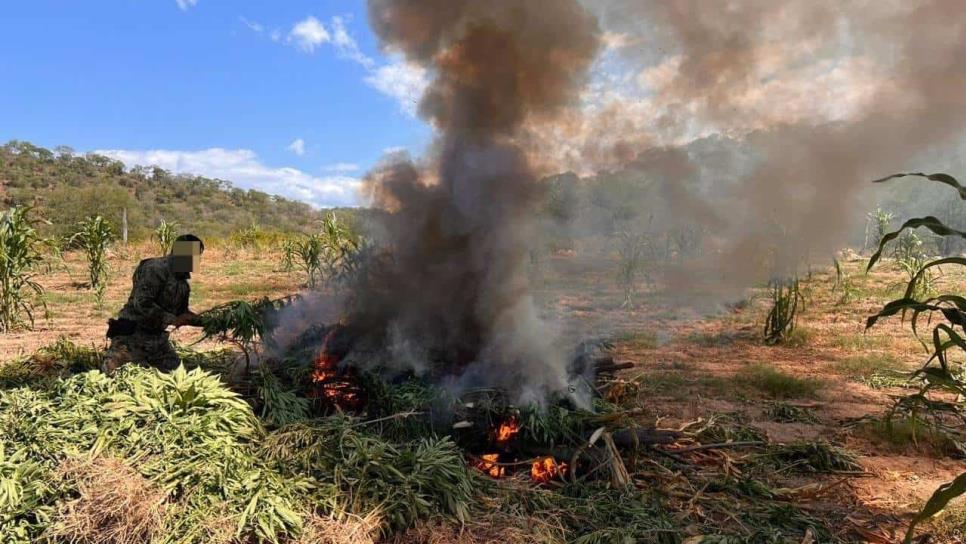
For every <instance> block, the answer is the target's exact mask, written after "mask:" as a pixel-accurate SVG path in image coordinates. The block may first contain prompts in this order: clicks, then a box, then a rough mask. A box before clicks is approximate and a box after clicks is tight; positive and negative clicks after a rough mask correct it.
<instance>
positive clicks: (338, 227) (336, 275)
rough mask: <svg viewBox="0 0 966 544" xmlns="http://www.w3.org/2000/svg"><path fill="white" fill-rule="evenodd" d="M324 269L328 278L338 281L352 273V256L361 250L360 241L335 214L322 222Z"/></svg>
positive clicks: (330, 214)
mask: <svg viewBox="0 0 966 544" xmlns="http://www.w3.org/2000/svg"><path fill="white" fill-rule="evenodd" d="M320 236H321V240H322V248H323V250H322V267H323V270H324V273H325V275H326V278H327V279H328V280H330V281H336V280H339V279H341V278H343V277H344V276H345V275H346V274H347V273H349V272H350V271H351V263H352V256H353V255H354V254H355V253H356V252H357V251H358V250H359V240H358V238H357V237H356V236H355V235H354V234H353V233H352V231H351V230H350V229H349V227H348V226H347V225H346V224H345V223H343V222H340V221H339V218H338V216H336V215H335V213H329V214H328V215H327V216H325V219H323V220H322V225H321V229H320Z"/></svg>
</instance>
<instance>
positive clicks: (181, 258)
mask: <svg viewBox="0 0 966 544" xmlns="http://www.w3.org/2000/svg"><path fill="white" fill-rule="evenodd" d="M204 250H205V244H204V243H203V242H202V241H201V239H200V238H198V237H197V236H195V235H193V234H183V235H181V236H179V237H178V238H177V239H175V241H174V244H173V246H172V248H171V254H170V255H166V256H164V257H155V258H152V259H144V260H143V261H141V262H140V263H139V264H138V266H137V269H135V270H134V278H133V281H134V287H133V289H132V290H131V295H130V297H128V300H127V304H125V305H124V307H123V308H121V312H120V313H119V314H118V317H117V319H111V320H109V321H108V327H107V337H108V338H109V339H110V340H111V345H110V347H109V348H108V350H107V353H106V355H105V358H104V371H105V372H108V373H110V372H113V371H114V370H115V369H116V368H117V367H119V366H120V365H122V364H125V363H128V362H134V363H137V364H140V365H144V366H153V367H157V368H158V369H160V370H163V371H166V372H167V371H170V370H173V369H175V368H177V367H178V365H179V364H180V363H181V360H180V358H179V357H178V354H177V353H176V352H175V351H174V347H173V346H172V345H171V341H170V340H169V339H168V334H169V333H168V327H174V328H177V327H182V326H196V325H197V316H196V315H195V314H194V313H192V312H191V311H190V310H188V296H189V295H190V293H191V286H190V285H189V284H188V280H189V279H190V278H191V273H192V272H193V271H195V270H198V263H199V259H200V257H201V254H202V253H203V252H204Z"/></svg>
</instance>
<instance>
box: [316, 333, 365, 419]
mask: <svg viewBox="0 0 966 544" xmlns="http://www.w3.org/2000/svg"><path fill="white" fill-rule="evenodd" d="M334 333H335V329H332V331H331V332H329V334H327V335H326V336H325V340H323V341H322V347H321V348H319V353H318V355H316V356H315V361H314V364H313V369H312V382H313V383H315V384H316V390H315V391H314V392H313V395H312V396H314V397H315V398H323V399H325V400H327V401H329V402H331V403H332V404H335V405H336V406H339V407H341V408H354V407H356V406H357V405H358V403H359V395H358V394H357V392H356V390H355V386H354V385H353V383H352V382H351V381H350V380H347V379H346V378H345V377H344V376H339V366H338V365H339V358H338V357H336V356H334V355H332V354H330V353H329V352H328V351H327V347H328V344H329V339H330V338H331V337H332V335H333V334H334Z"/></svg>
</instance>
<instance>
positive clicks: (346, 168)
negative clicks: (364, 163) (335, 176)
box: [322, 162, 360, 172]
mask: <svg viewBox="0 0 966 544" xmlns="http://www.w3.org/2000/svg"><path fill="white" fill-rule="evenodd" d="M359 168H360V167H359V165H358V164H354V163H351V162H337V163H335V164H328V165H325V166H323V167H322V171H323V172H355V171H356V170H358V169H359Z"/></svg>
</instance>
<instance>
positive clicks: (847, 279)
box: [832, 259, 859, 305]
mask: <svg viewBox="0 0 966 544" xmlns="http://www.w3.org/2000/svg"><path fill="white" fill-rule="evenodd" d="M832 262H833V263H834V264H835V283H834V284H833V285H832V292H833V293H834V292H836V291H841V293H842V294H841V296H839V299H838V301H837V302H836V303H835V304H836V305H842V304H848V303H849V302H852V301H853V300H855V297H857V296H858V294H859V289H858V288H857V287H856V286H855V282H854V281H853V279H852V275H851V274H849V273H848V272H846V271H845V269H844V268H842V264H841V263H840V262H839V260H838V259H832Z"/></svg>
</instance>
